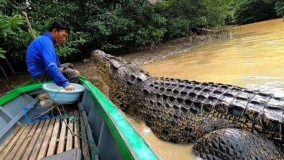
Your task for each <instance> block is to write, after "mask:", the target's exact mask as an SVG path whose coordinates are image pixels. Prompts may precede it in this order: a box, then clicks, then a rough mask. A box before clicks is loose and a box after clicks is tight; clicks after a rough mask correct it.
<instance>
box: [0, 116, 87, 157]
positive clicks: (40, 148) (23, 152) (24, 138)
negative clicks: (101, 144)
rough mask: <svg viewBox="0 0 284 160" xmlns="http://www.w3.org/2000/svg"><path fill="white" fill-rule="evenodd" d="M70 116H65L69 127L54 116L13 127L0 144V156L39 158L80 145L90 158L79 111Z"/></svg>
mask: <svg viewBox="0 0 284 160" xmlns="http://www.w3.org/2000/svg"><path fill="white" fill-rule="evenodd" d="M69 115H70V116H72V117H73V119H68V118H65V119H64V121H65V122H66V124H67V125H68V126H67V125H66V124H65V123H64V121H62V120H61V119H60V118H58V117H54V118H51V119H47V120H43V121H41V122H36V123H33V124H31V125H27V126H22V127H20V126H18V127H16V128H15V130H14V131H13V133H12V134H11V135H10V137H8V138H7V139H6V141H5V142H4V143H3V144H2V145H1V146H0V159H1V160H2V159H3V160H4V159H13V160H17V159H42V158H43V157H46V156H51V155H54V154H57V153H61V152H65V151H68V150H71V149H74V148H80V149H81V150H82V153H83V155H84V157H85V159H89V158H90V153H89V152H90V149H89V145H88V144H87V142H88V140H87V134H86V127H85V125H84V122H83V118H82V115H81V114H80V113H79V112H74V113H72V114H69ZM74 116H75V118H74ZM69 129H70V130H71V131H70V130H69ZM73 133H74V134H73ZM78 135H79V136H78ZM80 137H81V138H80Z"/></svg>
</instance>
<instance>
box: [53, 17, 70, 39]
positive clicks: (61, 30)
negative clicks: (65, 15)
mask: <svg viewBox="0 0 284 160" xmlns="http://www.w3.org/2000/svg"><path fill="white" fill-rule="evenodd" d="M69 30H70V29H69V26H68V24H67V23H66V22H63V21H59V22H58V21H55V22H53V23H52V25H51V27H50V28H49V32H50V33H51V35H52V37H53V38H54V39H55V41H56V42H57V43H59V44H63V43H64V42H65V41H66V40H67V37H68V34H69Z"/></svg>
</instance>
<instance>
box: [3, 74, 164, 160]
mask: <svg viewBox="0 0 284 160" xmlns="http://www.w3.org/2000/svg"><path fill="white" fill-rule="evenodd" d="M80 84H81V85H83V86H84V87H85V90H84V92H83V93H82V95H81V97H80V99H79V100H78V101H76V103H73V104H63V105H55V104H54V103H53V104H48V105H42V106H41V105H40V104H39V98H38V96H37V95H39V94H42V93H44V92H45V91H44V90H43V89H42V85H43V83H39V82H36V81H32V82H30V83H28V84H25V85H22V86H20V87H18V88H16V89H14V90H12V91H10V92H8V93H7V94H6V95H4V96H2V97H0V144H1V145H0V159H1V160H4V159H13V160H15V159H42V158H44V157H45V158H50V157H51V158H52V157H54V158H55V159H56V158H58V157H59V158H58V159H64V157H65V159H68V158H66V156H67V157H68V156H69V157H70V156H71V157H72V159H76V157H79V158H78V159H102V160H105V159H111V160H115V159H123V160H128V159H141V160H144V159H145V160H154V159H159V158H158V156H157V154H156V153H155V152H154V151H153V150H152V149H151V147H150V146H149V145H148V144H147V142H145V141H144V139H143V138H141V136H140V135H139V134H138V133H137V132H136V131H135V129H134V128H133V127H132V126H131V125H130V123H129V122H128V121H127V120H126V118H125V117H124V115H123V114H122V113H121V112H120V111H119V110H118V109H117V108H116V107H115V106H114V104H113V103H112V102H110V101H109V100H108V99H107V98H106V97H105V96H104V95H103V94H102V93H101V92H100V91H99V90H98V89H97V88H96V87H95V86H94V85H92V84H91V83H90V82H89V81H88V80H87V79H86V78H84V77H81V78H80ZM53 106H57V107H59V106H60V107H61V111H62V112H63V113H64V115H63V116H61V117H60V116H59V115H58V113H61V111H60V110H59V111H57V114H56V113H54V112H56V110H55V109H54V107H53ZM62 108H63V109H62ZM54 110H55V111H54ZM45 112H46V114H41V116H39V113H45ZM46 115H49V116H46ZM50 115H51V116H50ZM56 115H58V116H56ZM39 117H40V118H41V119H38V118H39ZM32 118H37V119H36V120H34V122H31V121H32ZM70 152H72V153H70ZM72 154H73V155H72ZM74 154H76V156H74ZM62 155H64V156H62ZM56 156H58V157H56Z"/></svg>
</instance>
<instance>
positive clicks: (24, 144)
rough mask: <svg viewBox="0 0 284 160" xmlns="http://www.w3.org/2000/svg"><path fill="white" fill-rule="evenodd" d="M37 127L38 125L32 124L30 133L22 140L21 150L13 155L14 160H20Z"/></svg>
mask: <svg viewBox="0 0 284 160" xmlns="http://www.w3.org/2000/svg"><path fill="white" fill-rule="evenodd" d="M38 125H39V123H38V122H37V123H34V124H33V126H32V129H31V131H30V132H29V134H28V136H27V137H26V138H25V139H24V142H23V144H22V146H21V148H20V149H19V150H18V152H17V154H16V155H15V157H14V159H21V158H22V156H23V155H24V153H25V151H26V149H27V146H28V145H29V143H30V141H31V140H32V138H33V135H34V133H35V131H36V129H37V127H38Z"/></svg>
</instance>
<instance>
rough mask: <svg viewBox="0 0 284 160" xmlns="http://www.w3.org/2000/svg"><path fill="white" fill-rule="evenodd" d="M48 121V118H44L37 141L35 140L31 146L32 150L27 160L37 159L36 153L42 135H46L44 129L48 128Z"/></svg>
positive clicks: (42, 137) (40, 143) (42, 138)
mask: <svg viewBox="0 0 284 160" xmlns="http://www.w3.org/2000/svg"><path fill="white" fill-rule="evenodd" d="M49 123H50V119H47V120H45V123H44V126H43V128H42V130H41V132H40V135H39V137H38V140H37V142H36V144H35V146H34V148H33V152H32V154H31V156H30V158H29V160H36V159H37V155H38V152H39V150H40V147H41V145H42V142H43V140H44V137H45V135H46V131H47V129H48V126H49Z"/></svg>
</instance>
